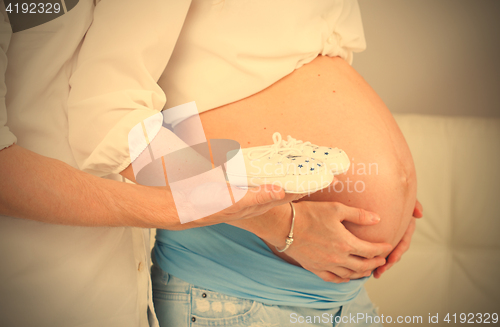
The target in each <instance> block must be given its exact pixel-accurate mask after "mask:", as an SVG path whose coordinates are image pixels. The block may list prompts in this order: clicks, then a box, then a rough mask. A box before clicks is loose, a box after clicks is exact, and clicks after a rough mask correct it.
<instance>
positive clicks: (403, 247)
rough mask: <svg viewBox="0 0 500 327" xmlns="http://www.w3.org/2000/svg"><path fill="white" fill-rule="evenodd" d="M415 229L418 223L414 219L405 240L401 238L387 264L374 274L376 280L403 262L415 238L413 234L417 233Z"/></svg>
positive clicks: (405, 234)
mask: <svg viewBox="0 0 500 327" xmlns="http://www.w3.org/2000/svg"><path fill="white" fill-rule="evenodd" d="M415 228H416V222H415V219H412V220H411V221H410V224H409V225H408V228H407V229H406V232H405V233H404V235H403V238H401V241H400V242H399V243H398V245H397V246H396V247H395V248H394V250H393V251H392V252H391V254H389V256H388V257H387V263H386V264H385V265H383V266H381V267H379V268H377V269H376V270H375V272H374V273H373V276H374V277H375V278H380V276H381V275H382V274H383V273H384V272H386V271H387V270H388V269H389V268H391V267H392V266H393V265H394V264H395V263H396V262H398V261H399V260H401V257H402V256H403V254H404V253H405V252H406V251H408V249H409V248H410V244H411V238H412V236H413V233H414V232H415Z"/></svg>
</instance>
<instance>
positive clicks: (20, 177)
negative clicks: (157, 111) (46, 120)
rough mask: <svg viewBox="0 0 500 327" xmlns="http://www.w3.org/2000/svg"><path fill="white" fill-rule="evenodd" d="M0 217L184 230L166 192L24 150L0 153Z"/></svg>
mask: <svg viewBox="0 0 500 327" xmlns="http://www.w3.org/2000/svg"><path fill="white" fill-rule="evenodd" d="M0 171H1V172H2V173H1V174H0V184H1V185H2V189H1V192H0V214H2V215H8V216H13V217H18V218H25V219H32V220H37V221H43V222H47V223H52V224H63V225H75V226H136V227H158V228H172V229H178V228H180V222H179V218H178V217H177V213H176V210H175V206H174V204H173V201H172V200H171V196H170V194H169V193H168V192H169V191H168V189H160V188H151V187H145V186H140V185H132V184H126V183H120V182H116V181H111V180H107V179H102V178H98V177H95V176H92V175H90V174H87V173H83V172H81V171H79V170H77V169H75V168H73V167H71V166H69V165H67V164H65V163H63V162H61V161H58V160H54V159H50V158H47V157H44V156H41V155H38V154H36V153H33V152H31V151H28V150H26V149H23V148H22V147H20V146H16V145H13V146H11V147H10V148H7V149H4V150H2V151H0Z"/></svg>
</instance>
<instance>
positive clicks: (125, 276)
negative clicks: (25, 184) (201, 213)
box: [0, 0, 189, 327]
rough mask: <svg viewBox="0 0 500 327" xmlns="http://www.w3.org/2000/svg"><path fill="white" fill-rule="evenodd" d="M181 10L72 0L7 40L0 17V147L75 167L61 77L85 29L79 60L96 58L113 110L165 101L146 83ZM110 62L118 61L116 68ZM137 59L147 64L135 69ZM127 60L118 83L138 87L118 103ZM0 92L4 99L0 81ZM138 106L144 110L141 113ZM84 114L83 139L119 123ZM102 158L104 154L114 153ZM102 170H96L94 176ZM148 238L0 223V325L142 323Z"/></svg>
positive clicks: (162, 60)
mask: <svg viewBox="0 0 500 327" xmlns="http://www.w3.org/2000/svg"><path fill="white" fill-rule="evenodd" d="M188 7H189V1H179V0H176V1H156V0H142V1H135V0H103V1H101V2H99V3H98V4H97V5H96V6H95V5H94V2H93V1H92V0H80V1H79V3H78V4H77V5H76V6H75V7H74V8H73V9H71V10H70V11H68V12H67V13H66V14H64V15H62V16H60V17H58V18H56V19H54V20H52V21H50V22H47V23H45V24H42V25H39V26H36V27H33V28H30V29H27V30H24V31H19V32H16V33H14V34H12V37H11V39H10V44H9V37H10V34H11V33H10V26H9V24H8V23H6V22H5V20H4V19H2V25H1V28H2V30H1V31H2V33H1V35H0V40H1V42H0V48H1V50H2V51H0V59H2V60H1V64H0V69H4V68H5V63H6V61H5V51H6V50H7V46H8V50H7V58H8V65H7V73H6V85H7V97H6V105H5V103H4V102H3V101H0V146H1V148H0V149H2V148H5V147H6V146H9V145H11V144H12V143H14V142H15V141H16V137H17V144H19V145H20V146H22V147H24V148H27V149H29V150H31V151H34V152H36V153H38V154H41V155H44V156H47V157H51V158H55V159H59V160H61V161H64V162H66V163H68V164H69V165H71V166H73V167H78V161H77V160H75V158H77V157H78V154H76V155H74V154H73V151H72V149H71V147H70V143H69V142H68V134H69V129H70V128H76V127H74V126H73V127H70V125H71V124H68V115H69V116H70V118H71V114H69V113H68V107H67V100H68V95H69V91H70V87H69V78H70V76H71V74H72V73H73V71H74V69H75V67H76V63H77V56H78V52H79V50H80V47H81V46H82V39H83V38H84V36H85V35H86V33H87V30H89V27H90V26H91V25H92V27H90V30H89V32H88V34H87V36H86V39H85V40H86V42H84V43H85V44H83V50H82V52H81V58H82V59H83V60H87V59H86V54H91V55H94V54H95V55H97V56H99V59H100V60H103V61H104V64H103V66H104V67H103V69H102V71H101V70H100V68H99V67H98V68H97V69H96V70H95V71H94V70H92V71H91V73H93V74H94V73H95V74H97V75H98V76H99V81H100V82H102V83H103V84H104V85H106V86H107V88H106V89H105V91H106V92H105V93H106V94H108V92H109V91H110V87H114V86H115V87H116V88H117V90H118V91H117V92H118V93H117V94H116V96H115V97H114V98H113V99H114V100H115V101H114V102H113V105H114V106H117V107H121V106H123V107H124V108H129V109H131V111H135V112H139V114H138V115H136V116H137V117H147V116H148V115H151V112H154V113H157V112H158V111H159V110H161V109H162V108H163V106H164V103H165V97H164V95H163V92H162V90H161V89H160V88H159V87H158V86H157V84H156V80H157V79H158V78H159V76H160V74H161V72H162V71H163V69H164V68H165V65H166V62H167V61H168V58H169V56H170V53H171V52H172V49H173V47H174V44H175V40H176V39H177V34H178V31H180V29H181V26H182V22H183V19H184V17H185V15H186V12H187V9H188ZM177 17H179V18H177ZM2 18H3V16H2ZM176 30H177V33H176ZM120 32H122V33H123V34H120ZM94 36H95V38H94ZM106 37H109V38H111V41H113V42H110V41H109V40H107V39H106ZM167 37H168V38H171V39H172V41H171V42H170V44H167V43H162V44H163V46H161V45H160V46H157V44H158V42H159V40H162V39H166V38H167ZM101 42H105V43H107V44H102V43H101ZM110 47H111V48H112V49H113V51H117V52H119V55H117V56H115V55H116V54H117V53H116V52H113V53H109V55H110V57H107V55H108V54H107V53H106V50H107V49H109V48H110ZM145 48H149V52H147V51H145V50H144V49H145ZM136 49H137V50H136ZM120 57H123V59H124V61H122V62H120ZM127 60H128V61H127ZM136 62H137V64H136ZM144 62H145V65H151V66H149V67H144V65H141V64H142V63H144ZM114 64H116V65H114ZM129 64H130V65H131V68H130V69H131V70H133V68H132V67H138V70H137V71H132V74H134V73H137V74H138V75H139V76H138V77H137V78H135V76H134V75H132V77H131V78H130V80H127V82H130V81H132V84H134V82H137V83H138V84H137V85H136V84H134V85H133V86H132V88H134V87H135V89H136V90H134V91H133V92H132V93H133V94H135V95H136V96H137V97H136V98H134V99H133V101H132V102H128V101H129V99H130V97H128V96H127V94H126V91H123V92H121V91H120V89H121V88H122V87H123V88H128V87H129V86H130V85H129V84H127V85H123V84H119V78H116V77H115V74H114V72H113V69H119V68H120V67H126V68H127V69H128V68H129V67H128V65H129ZM0 73H3V72H0ZM101 73H109V74H107V75H105V74H104V75H101ZM117 75H119V77H122V75H120V74H119V73H118V72H117ZM1 76H2V78H3V74H2V75H1ZM96 86H97V85H96ZM0 92H1V93H2V95H3V94H5V84H4V83H3V81H2V83H0ZM153 98H154V100H152V99H153ZM1 100H3V99H1ZM96 101H97V102H99V101H101V100H99V99H98V100H96ZM102 101H104V100H102ZM134 101H138V102H134ZM148 101H149V102H148ZM139 102H140V105H139V104H138V103H139ZM89 105H90V106H92V104H91V102H89ZM141 108H144V109H143V111H145V112H146V113H145V114H142V115H141V113H140V111H141ZM96 109H101V107H99V106H96ZM96 114H97V112H96ZM7 117H8V128H7V126H6V125H5V123H6V121H7ZM88 118H89V119H90V120H85V121H82V122H81V125H80V126H81V127H82V128H84V129H86V130H87V131H88V132H90V133H89V134H92V131H93V130H94V129H95V128H113V126H114V125H116V124H118V123H119V122H120V117H116V116H113V117H110V118H109V120H108V121H107V124H105V125H104V126H102V125H99V124H98V123H96V124H95V125H94V124H93V120H94V119H95V120H98V118H96V117H94V116H93V115H92V112H91V111H89V113H88ZM14 135H15V136H14ZM84 141H85V140H84ZM107 155H108V156H111V157H113V156H114V153H113V152H112V151H109V152H108V153H107ZM115 160H118V161H120V160H121V158H117V159H115ZM120 163H121V162H120ZM2 173H6V172H2ZM109 173H110V170H108V169H106V168H104V171H101V174H100V175H107V174H109ZM54 178H58V176H54ZM26 197H27V199H28V198H29V194H26ZM148 235H149V230H143V229H139V228H131V227H121V228H107V227H99V228H93V227H92V228H91V227H72V226H60V225H52V224H46V223H41V222H37V221H30V220H25V219H17V218H12V217H5V216H2V217H0V265H1V269H0V281H1V283H0V325H1V326H23V327H30V326H36V327H45V326H46V327H56V326H85V327H90V326H92V327H94V326H95V327H98V326H99V327H102V326H107V327H109V326H116V327H126V326H130V327H137V326H141V327H144V326H149V322H148V307H149V308H150V309H151V308H152V302H151V298H149V299H148V293H149V294H151V287H150V277H149V269H148V268H149V263H148V262H149V250H150V245H149V240H148ZM150 318H151V319H150V320H151V325H152V326H157V320H156V318H155V317H154V315H151V317H150Z"/></svg>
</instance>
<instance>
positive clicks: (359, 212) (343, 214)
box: [333, 203, 380, 225]
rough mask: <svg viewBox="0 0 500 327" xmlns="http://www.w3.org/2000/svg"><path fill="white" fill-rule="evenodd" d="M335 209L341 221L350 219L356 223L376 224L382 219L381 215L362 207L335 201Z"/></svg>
mask: <svg viewBox="0 0 500 327" xmlns="http://www.w3.org/2000/svg"><path fill="white" fill-rule="evenodd" d="M333 210H335V211H336V214H337V216H338V218H339V220H340V221H344V220H347V221H350V222H351V223H354V224H356V225H375V224H377V223H378V222H379V221H380V217H379V215H377V214H376V213H374V212H370V211H366V210H364V209H361V208H355V207H349V206H346V205H343V204H341V203H334V204H333Z"/></svg>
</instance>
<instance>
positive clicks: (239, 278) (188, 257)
mask: <svg viewBox="0 0 500 327" xmlns="http://www.w3.org/2000/svg"><path fill="white" fill-rule="evenodd" d="M154 255H155V257H156V261H157V263H158V264H159V266H160V267H161V268H162V269H163V270H164V271H166V272H168V273H169V274H172V275H174V276H175V277H177V278H180V279H182V280H184V281H186V282H188V283H191V284H194V285H196V286H199V287H203V288H206V289H209V290H212V291H216V292H220V293H224V294H227V295H231V296H235V297H239V298H244V299H250V300H254V301H258V302H262V303H265V304H270V305H286V306H301V307H309V308H316V309H329V308H335V307H338V306H341V305H344V304H346V303H347V302H349V301H351V300H353V299H354V298H355V297H356V296H357V295H358V293H359V292H360V290H361V288H362V287H363V284H364V283H365V281H366V280H367V278H362V279H358V280H352V281H350V282H348V283H342V284H335V283H329V282H325V281H323V280H322V279H321V278H319V277H318V276H316V275H315V274H313V273H311V272H310V271H307V270H305V269H303V268H301V267H297V266H294V265H291V264H289V263H287V262H286V261H284V260H282V259H281V258H279V257H277V256H276V255H275V254H274V253H272V251H271V250H270V249H269V247H268V246H267V245H266V244H265V243H264V242H263V241H262V240H261V239H260V238H259V237H257V236H255V235H254V234H252V233H250V232H247V231H245V230H242V229H240V228H237V227H233V226H230V225H227V224H219V225H214V226H209V227H201V228H193V229H189V230H184V231H168V230H158V231H157V235H156V245H155V248H154Z"/></svg>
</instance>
